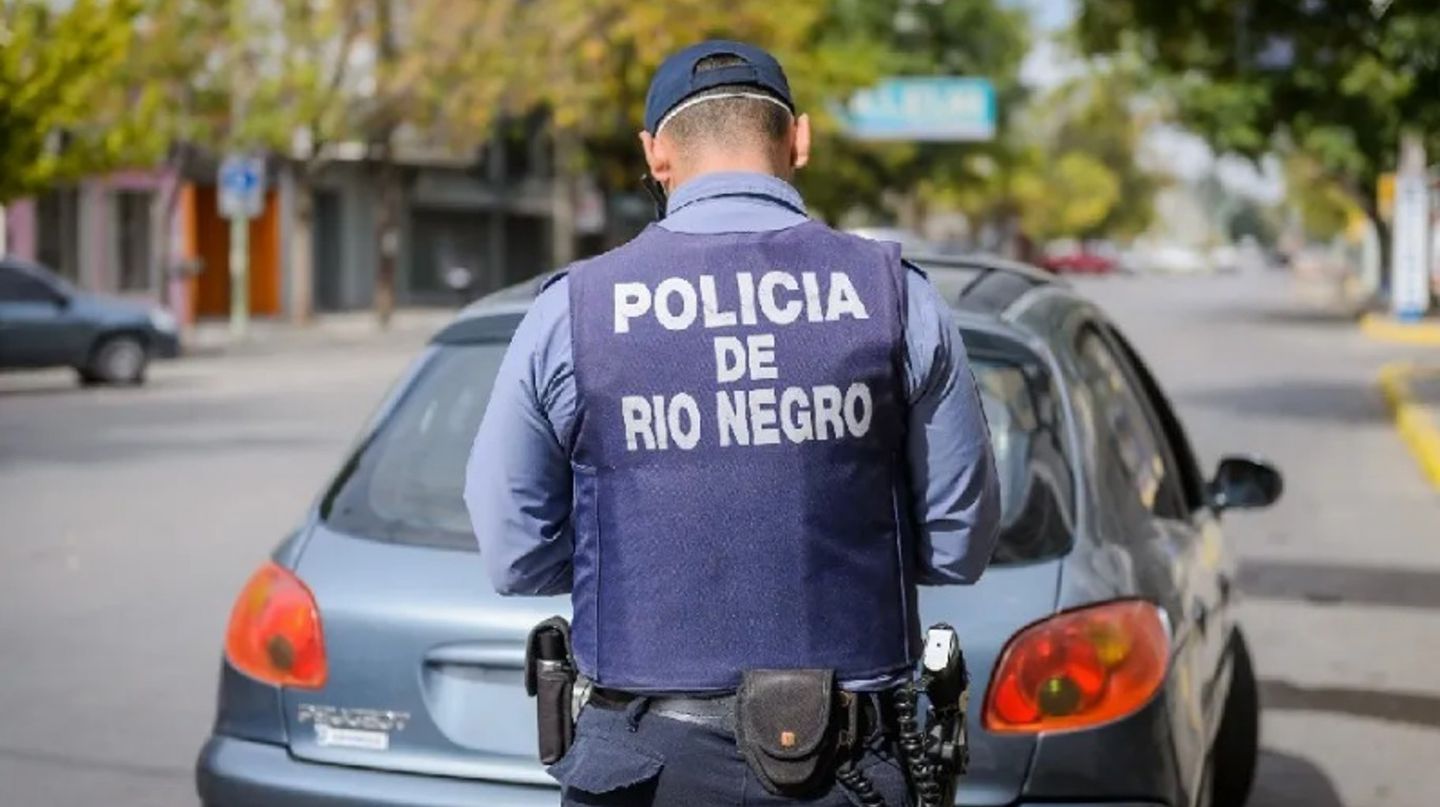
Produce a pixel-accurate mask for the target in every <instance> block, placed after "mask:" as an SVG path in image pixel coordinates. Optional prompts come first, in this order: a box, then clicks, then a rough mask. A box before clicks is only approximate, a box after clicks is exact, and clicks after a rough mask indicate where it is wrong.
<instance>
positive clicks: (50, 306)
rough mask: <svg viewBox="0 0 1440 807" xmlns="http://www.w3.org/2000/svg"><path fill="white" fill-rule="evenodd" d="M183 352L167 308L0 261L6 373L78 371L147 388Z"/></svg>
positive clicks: (0, 336)
mask: <svg viewBox="0 0 1440 807" xmlns="http://www.w3.org/2000/svg"><path fill="white" fill-rule="evenodd" d="M179 352H180V342H179V338H178V335H177V331H176V323H175V318H174V317H172V316H171V315H170V314H169V313H168V312H166V311H163V310H161V309H159V308H154V307H149V306H145V305H141V304H138V303H132V302H128V301H126V300H119V299H114V298H111V297H102V296H100V295H96V294H87V293H85V292H82V291H78V290H76V289H75V287H73V286H71V285H70V284H69V283H68V282H66V281H65V280H64V279H63V278H60V277H58V276H56V275H55V274H54V273H53V272H51V271H49V270H48V269H45V268H44V267H42V266H40V265H38V264H35V263H30V262H28V261H21V260H16V259H13V258H6V259H3V260H0V370H9V369H20V368H37V367H74V368H75V370H76V371H77V372H78V373H79V374H80V378H81V380H82V381H84V382H85V383H106V384H139V383H141V382H143V381H144V380H145V370H146V368H147V367H148V366H149V363H150V359H151V358H171V357H174V356H176V355H178V354H179Z"/></svg>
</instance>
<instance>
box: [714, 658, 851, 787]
mask: <svg viewBox="0 0 1440 807" xmlns="http://www.w3.org/2000/svg"><path fill="white" fill-rule="evenodd" d="M836 701H837V693H836V690H835V671H834V670H747V671H746V672H745V674H744V677H743V678H742V679H741V682H740V692H739V694H738V695H737V697H736V702H735V741H736V743H737V744H738V745H739V746H740V752H741V753H742V754H744V755H745V761H746V762H748V763H749V764H750V770H752V771H754V772H755V776H756V777H758V778H759V779H760V782H761V784H763V785H764V786H765V789H766V790H768V791H770V792H771V793H773V794H775V795H777V796H791V797H793V796H803V795H805V794H807V793H811V792H813V791H815V790H816V789H818V788H819V787H820V786H822V785H825V784H827V783H828V781H829V778H830V776H831V775H833V774H834V770H835V766H834V761H835V759H836V755H837V753H838V751H839V747H840V744H841V743H840V739H841V738H840V734H841V733H842V732H841V731H840V730H839V727H838V726H837V722H838V721H836V720H835V719H834V706H835V704H836Z"/></svg>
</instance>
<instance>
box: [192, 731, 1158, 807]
mask: <svg viewBox="0 0 1440 807" xmlns="http://www.w3.org/2000/svg"><path fill="white" fill-rule="evenodd" d="M195 786H196V789H197V790H198V791H199V794H200V800H201V802H203V803H204V804H205V807H260V806H261V805H263V806H264V807H474V805H477V804H483V805H486V807H542V805H543V807H555V805H556V804H558V803H559V801H560V791H559V790H558V789H555V788H548V787H529V786H525V785H505V784H496V783H493V782H474V781H465V780H461V779H451V778H446V777H442V776H420V775H415V774H408V773H394V772H389V771H376V770H369V769H366V768H347V767H344V766H341V765H326V764H317V763H313V762H302V761H300V760H297V759H295V758H293V757H291V756H290V754H289V752H288V751H286V750H285V749H284V748H283V747H281V746H278V745H270V744H269V743H257V742H251V741H249V740H240V739H235V738H233V737H218V736H217V737H211V738H210V740H209V741H208V742H206V743H205V747H204V748H203V749H202V750H201V751H200V759H199V761H198V762H197V763H196V767H195ZM961 798H962V799H963V798H964V785H963V783H962V785H961ZM962 803H963V802H962ZM1044 804H1046V803H1045V802H1022V803H1020V804H1017V805H1015V807H1043V805H1044ZM1065 807H1164V805H1161V804H1158V803H1156V802H1148V801H1147V802H1138V801H1126V802H1085V803H1077V802H1065Z"/></svg>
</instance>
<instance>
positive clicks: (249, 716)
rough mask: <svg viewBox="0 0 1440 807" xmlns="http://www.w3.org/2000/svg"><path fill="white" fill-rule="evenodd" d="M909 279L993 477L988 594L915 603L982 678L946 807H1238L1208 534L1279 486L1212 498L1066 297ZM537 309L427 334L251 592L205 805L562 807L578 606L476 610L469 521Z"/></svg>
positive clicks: (1242, 712)
mask: <svg viewBox="0 0 1440 807" xmlns="http://www.w3.org/2000/svg"><path fill="white" fill-rule="evenodd" d="M919 262H920V263H921V264H922V265H923V266H925V267H926V268H927V269H928V271H929V273H930V276H931V279H932V281H933V282H934V283H935V284H936V286H937V287H938V289H939V290H940V291H941V292H942V293H943V294H944V296H945V298H946V299H948V300H950V301H951V303H952V304H953V306H954V308H955V311H956V317H957V319H958V321H959V327H960V330H961V333H962V334H963V337H964V342H965V345H966V349H967V351H968V353H969V356H970V359H971V363H972V367H973V368H974V373H975V377H976V380H977V383H978V386H979V389H980V393H981V399H982V402H983V404H984V407H985V411H986V416H987V418H988V421H989V424H990V430H991V436H992V439H993V442H994V447H995V454H996V461H997V464H998V467H999V471H1000V474H1001V477H1002V482H1001V487H1002V502H1003V516H1002V519H1003V533H1002V535H1001V538H1000V543H999V547H998V549H997V550H996V553H995V556H994V560H993V563H992V565H991V567H990V569H989V570H988V571H986V573H985V575H984V577H983V578H982V579H981V580H980V582H979V583H978V584H977V585H975V586H971V587H946V588H931V589H925V590H924V591H923V592H922V596H921V609H922V612H923V613H922V620H923V622H925V623H930V622H934V621H938V620H942V619H943V620H945V621H948V622H950V623H952V624H954V625H955V626H956V627H957V629H958V630H959V632H960V634H961V637H962V640H963V642H964V647H965V653H966V656H967V659H968V661H969V663H970V668H971V671H972V674H973V681H974V692H973V694H972V700H971V704H972V706H973V708H972V711H971V713H970V715H969V723H968V728H969V732H970V737H971V743H972V747H971V768H970V773H969V775H968V776H967V777H966V779H965V780H964V781H963V782H962V783H961V787H960V802H961V803H962V804H966V805H1011V806H1015V805H1034V804H1053V803H1066V804H1077V805H1078V804H1084V805H1091V807H1094V806H1095V805H1110V806H1111V807H1160V806H1162V805H1163V806H1164V807H1210V806H1211V805H1223V806H1224V807H1235V806H1238V805H1240V804H1242V803H1243V802H1244V800H1245V797H1246V794H1247V792H1248V790H1249V788H1250V783H1251V779H1252V776H1253V773H1254V768H1255V763H1256V756H1257V743H1258V726H1259V723H1258V721H1259V706H1258V700H1257V692H1256V678H1255V673H1254V671H1253V669H1252V668H1251V665H1250V656H1249V653H1248V652H1247V650H1246V645H1245V639H1244V636H1243V634H1242V633H1241V631H1240V627H1239V625H1238V624H1237V621H1236V615H1235V608H1234V607H1233V606H1234V599H1235V584H1234V582H1235V562H1234V558H1233V556H1232V554H1231V553H1230V551H1229V550H1228V548H1227V546H1226V542H1225V538H1224V535H1223V533H1222V532H1221V530H1220V516H1221V514H1222V513H1223V512H1224V511H1226V510H1228V509H1231V508H1240V507H1263V506H1265V505H1268V504H1269V503H1270V502H1272V501H1274V500H1275V498H1277V497H1278V496H1279V493H1280V476H1279V474H1278V472H1276V471H1275V470H1274V469H1273V468H1271V467H1270V466H1268V465H1266V464H1264V463H1263V462H1260V461H1257V460H1252V459H1246V458H1233V457H1232V458H1228V459H1225V460H1222V461H1221V462H1220V464H1219V469H1218V471H1217V472H1216V473H1215V474H1213V475H1211V476H1208V477H1207V476H1202V474H1201V472H1200V469H1199V467H1198V465H1197V464H1196V458H1195V455H1194V453H1193V452H1192V451H1191V449H1190V444H1189V441H1188V440H1187V439H1186V436H1185V432H1184V430H1183V429H1182V428H1181V425H1180V421H1179V419H1178V418H1177V417H1176V415H1175V412H1174V410H1173V409H1172V408H1171V406H1170V404H1169V402H1168V401H1166V399H1165V396H1164V395H1163V394H1162V393H1161V391H1160V388H1159V387H1158V386H1157V385H1156V383H1155V379H1154V378H1153V377H1152V376H1151V374H1150V372H1149V370H1148V369H1147V368H1146V366H1145V364H1144V363H1143V362H1142V361H1141V360H1140V358H1139V356H1138V355H1137V354H1136V352H1135V351H1134V350H1133V349H1132V348H1131V346H1130V344H1129V343H1128V342H1127V341H1126V340H1125V339H1124V337H1123V336H1121V334H1120V332H1119V331H1118V330H1116V328H1115V327H1114V325H1113V324H1112V323H1111V322H1110V321H1109V320H1108V319H1107V318H1106V317H1105V316H1104V314H1103V313H1101V312H1100V311H1099V310H1098V309H1097V308H1096V307H1095V306H1093V305H1092V304H1090V303H1089V302H1087V301H1086V300H1084V299H1083V298H1081V297H1079V296H1078V295H1076V294H1074V293H1073V292H1072V291H1071V290H1070V289H1069V288H1068V287H1067V286H1065V285H1063V284H1062V283H1060V282H1058V281H1057V280H1056V279H1055V278H1054V277H1053V276H1051V275H1049V274H1047V273H1044V272H1041V271H1039V270H1035V269H1032V268H1029V267H1024V266H1020V265H1016V264H1010V263H1006V262H1001V261H995V260H989V259H976V258H964V259H943V260H938V259H937V260H920V261H919ZM537 288H538V284H537V283H527V284H525V285H524V286H521V287H515V288H513V289H510V290H508V291H505V292H501V293H499V294H496V295H492V296H490V297H487V298H485V299H482V300H481V301H480V302H478V303H477V304H475V305H473V306H471V307H470V308H469V309H467V310H466V311H465V312H464V313H463V314H462V315H461V316H460V317H459V318H458V319H457V320H456V321H454V322H453V323H452V324H450V325H449V326H448V327H446V328H444V329H443V330H441V331H440V332H439V333H438V334H436V336H435V337H434V338H433V340H432V341H431V343H430V346H429V347H428V348H427V349H426V350H425V352H424V354H423V355H422V356H421V357H420V359H419V360H418V361H417V362H416V364H415V365H414V367H413V368H412V369H410V370H409V371H408V373H407V375H406V376H405V378H404V379H403V380H402V381H401V383H400V384H399V385H398V386H397V388H396V391H395V392H393V393H391V395H390V397H389V398H388V400H386V401H385V402H384V404H383V405H382V407H381V409H380V411H379V413H378V414H377V416H376V417H375V419H374V420H373V421H372V423H371V425H370V426H369V427H368V428H367V430H366V433H365V434H364V435H363V436H362V437H361V439H360V441H359V443H358V444H357V446H356V448H355V449H354V450H353V451H352V452H351V454H350V456H349V457H348V458H347V459H346V460H345V462H344V463H343V464H342V465H341V467H340V470H339V471H338V472H337V474H336V475H335V477H334V479H333V481H332V482H331V483H330V484H329V486H328V487H327V489H326V490H325V491H324V492H323V493H322V494H321V495H320V496H319V498H318V499H317V501H316V504H315V506H314V507H313V509H311V510H310V511H309V512H308V513H307V514H306V517H305V520H304V523H303V524H302V525H301V526H300V529H298V530H297V531H296V532H295V533H294V535H293V536H291V537H290V538H289V539H287V540H286V541H284V542H283V543H282V544H281V545H280V546H279V548H278V549H277V550H276V551H275V552H274V554H273V556H272V557H271V559H270V560H269V561H267V562H266V563H265V564H264V565H263V566H262V567H261V568H260V570H259V571H257V572H256V574H255V575H254V576H253V577H252V578H251V580H250V582H249V583H248V584H247V585H246V586H245V588H244V590H243V591H242V593H241V595H240V597H239V598H238V600H237V602H236V606H235V610H234V611H233V613H232V615H231V620H230V623H229V627H228V629H227V634H226V637H225V655H224V661H223V663H222V665H221V673H220V689H219V703H218V709H217V715H216V720H215V724H214V728H213V732H212V734H211V736H210V738H209V740H208V741H207V742H206V743H205V746H204V748H203V750H202V751H201V753H200V757H199V760H198V766H197V787H198V791H199V794H200V797H201V799H202V800H203V802H204V803H205V804H207V805H216V806H220V805H225V806H228V805H255V804H265V805H276V806H277V807H284V806H286V805H295V806H298V805H306V806H309V805H322V804H323V805H331V806H335V807H339V806H341V805H345V806H349V807H358V805H424V806H426V807H439V806H440V805H469V804H485V805H517V806H518V805H541V804H547V805H553V804H555V803H556V802H557V800H558V791H557V789H556V786H555V783H554V782H553V781H552V780H551V779H550V778H549V776H547V774H546V773H545V771H544V769H542V768H541V766H540V765H539V763H538V762H537V761H536V759H535V755H536V737H535V718H534V714H533V711H532V710H533V705H532V703H531V701H530V700H529V699H527V698H526V697H525V692H524V688H523V685H522V681H521V665H522V657H523V651H522V644H523V641H524V639H525V635H526V632H527V631H528V630H529V629H530V628H531V627H532V626H533V625H534V624H535V623H537V622H538V621H540V620H541V619H543V618H545V617H547V616H550V615H551V614H556V613H561V614H564V613H568V611H569V603H568V601H567V600H566V599H565V598H548V599H535V598H502V597H500V596H497V595H496V594H495V593H494V592H493V591H491V590H490V588H489V585H488V582H487V577H486V576H485V573H484V571H483V569H482V567H481V561H480V557H479V555H478V553H477V548H476V541H475V537H474V535H473V534H472V533H471V527H470V523H469V521H468V519H467V516H466V512H465V507H464V504H463V503H462V500H461V488H462V483H463V478H464V473H465V466H466V459H467V455H468V452H469V449H470V445H471V441H472V438H473V436H474V434H475V430H476V427H477V424H478V423H479V421H480V417H481V415H482V413H483V412H484V410H485V405H486V401H487V400H488V399H489V397H490V392H491V385H492V384H493V383H494V379H495V372H496V369H497V367H498V366H499V364H500V360H501V356H502V355H503V353H504V350H505V345H506V343H507V342H508V340H509V338H510V335H511V333H512V332H513V330H514V328H515V326H516V324H517V323H518V321H519V319H520V317H521V316H522V314H523V312H524V310H525V308H526V306H527V305H528V304H529V301H530V299H531V298H532V296H533V295H534V294H535V291H536V289H537ZM736 573H743V570H736ZM717 585H723V582H719V581H717ZM697 595H698V596H704V593H703V592H697Z"/></svg>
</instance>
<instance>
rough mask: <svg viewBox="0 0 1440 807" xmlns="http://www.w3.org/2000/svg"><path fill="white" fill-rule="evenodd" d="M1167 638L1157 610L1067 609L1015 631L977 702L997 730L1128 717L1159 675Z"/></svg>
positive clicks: (1132, 605) (1136, 606)
mask: <svg viewBox="0 0 1440 807" xmlns="http://www.w3.org/2000/svg"><path fill="white" fill-rule="evenodd" d="M1169 658H1170V636H1169V631H1168V630H1167V629H1166V625H1165V622H1164V620H1163V618H1162V616H1161V614H1160V611H1159V609H1158V608H1156V607H1155V606H1154V605H1152V604H1150V603H1148V602H1140V601H1138V600H1123V601H1119V602H1111V603H1106V604H1104V605H1097V606H1093V607H1090V608H1084V609H1081V610H1078V611H1070V612H1067V613H1063V614H1059V615H1057V616H1054V617H1051V618H1050V619H1047V620H1045V621H1044V622H1040V623H1037V624H1035V625H1031V626H1030V627H1028V628H1026V629H1025V630H1023V631H1021V632H1020V633H1018V634H1016V635H1015V637H1014V638H1013V639H1011V640H1010V643H1009V644H1008V645H1006V647H1005V652H1003V653H1002V654H1001V655H1000V662H999V664H997V665H996V666H995V674H994V675H993V676H992V678H991V681H990V690H989V694H988V696H987V697H986V700H985V721H984V722H985V728H986V729H987V730H989V731H994V732H1000V733H1033V732H1041V731H1061V730H1066V729H1079V728H1088V727H1091V726H1096V725H1099V724H1101V723H1106V722H1109V721H1111V720H1115V719H1117V718H1120V717H1124V716H1125V715H1128V714H1131V713H1133V712H1135V711H1136V710H1138V709H1139V708H1140V707H1142V706H1144V705H1145V704H1146V703H1148V702H1149V701H1150V698H1151V697H1152V696H1153V695H1154V694H1155V692H1156V691H1157V690H1158V689H1159V688H1160V685H1161V683H1162V682H1164V680H1165V671H1166V667H1167V665H1168V664H1169Z"/></svg>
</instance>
